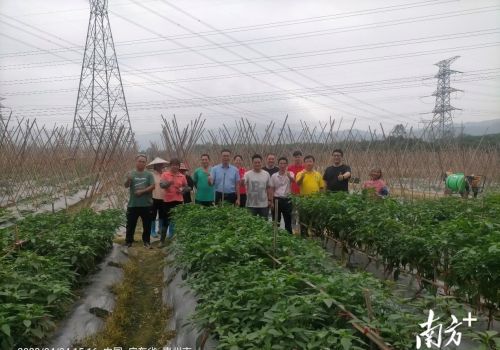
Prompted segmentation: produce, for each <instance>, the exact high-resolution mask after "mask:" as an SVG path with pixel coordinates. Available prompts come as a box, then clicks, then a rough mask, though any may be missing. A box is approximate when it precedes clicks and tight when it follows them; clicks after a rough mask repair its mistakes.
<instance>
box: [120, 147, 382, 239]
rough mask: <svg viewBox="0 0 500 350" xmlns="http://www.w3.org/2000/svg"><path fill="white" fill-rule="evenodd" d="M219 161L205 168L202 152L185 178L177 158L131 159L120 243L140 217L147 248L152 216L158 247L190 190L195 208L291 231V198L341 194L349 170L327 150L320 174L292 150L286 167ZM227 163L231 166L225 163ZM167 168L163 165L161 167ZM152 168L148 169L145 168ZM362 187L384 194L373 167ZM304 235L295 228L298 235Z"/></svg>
mask: <svg viewBox="0 0 500 350" xmlns="http://www.w3.org/2000/svg"><path fill="white" fill-rule="evenodd" d="M220 155H221V162H220V163H219V164H217V165H214V166H211V159H210V156H209V155H208V154H206V153H205V154H202V155H201V156H200V167H198V168H196V169H195V170H194V172H193V174H192V177H191V176H190V175H188V174H186V171H187V167H186V166H185V165H184V164H183V163H181V162H180V160H179V159H177V158H173V159H170V161H169V162H167V161H165V160H163V159H161V158H156V159H155V160H153V161H152V162H151V163H149V164H147V157H146V156H145V155H138V156H137V157H136V169H135V170H134V171H131V172H129V173H128V175H127V180H126V182H125V186H126V187H129V188H130V200H129V203H128V210H127V229H126V244H127V246H131V245H132V242H133V236H134V232H135V228H136V225H137V220H138V218H139V217H140V218H141V220H142V224H143V235H142V240H143V243H144V246H145V247H148V248H150V247H151V245H150V235H153V236H155V235H156V218H157V217H158V221H159V225H158V226H159V231H160V232H159V233H160V244H161V245H162V246H163V244H164V242H165V239H166V238H167V234H168V236H171V235H173V230H174V225H173V222H172V221H171V210H172V209H173V208H175V207H176V206H178V205H181V204H185V203H190V202H191V192H192V191H193V190H195V195H194V201H195V203H196V204H198V205H202V206H213V205H217V204H220V203H224V202H226V203H230V204H232V205H235V206H240V207H246V208H248V210H249V211H250V212H251V213H252V214H253V215H256V216H260V217H263V218H265V219H267V218H268V217H269V215H270V216H271V218H272V220H276V221H277V223H278V225H279V224H280V223H281V219H282V218H283V222H284V226H285V230H287V231H288V232H289V233H292V232H293V231H292V220H293V216H294V217H295V218H296V215H294V210H293V206H292V201H291V195H310V194H313V193H317V192H320V191H325V190H327V191H331V192H339V191H345V192H347V191H348V189H349V180H350V178H351V168H350V167H349V165H347V164H344V163H343V156H344V154H343V152H342V150H341V149H336V150H334V151H333V152H332V157H333V164H332V165H331V166H329V167H327V168H326V170H325V172H324V174H323V175H321V174H320V173H319V172H318V171H316V170H315V161H316V160H315V158H314V156H312V155H306V156H305V157H303V155H302V152H300V151H295V152H293V160H292V164H289V160H288V158H286V157H280V158H278V160H277V165H276V155H275V154H272V153H270V154H268V155H267V156H266V158H265V160H264V159H263V158H262V156H261V155H259V154H255V155H253V156H252V159H251V164H252V168H251V169H246V168H245V167H244V166H243V157H242V156H241V155H235V156H232V155H231V151H230V150H228V149H223V150H222V151H221V154H220ZM231 160H232V164H231ZM167 165H168V167H167ZM148 166H150V167H153V171H152V172H150V171H148V170H147V167H148ZM363 188H366V189H373V191H374V193H376V194H377V195H379V196H386V195H388V191H387V186H386V185H385V183H384V181H383V180H382V171H381V170H380V169H373V170H372V171H371V172H370V180H369V181H366V182H365V183H364V184H363ZM306 232H307V231H306V230H305V228H304V227H303V226H301V234H302V235H306V234H307V233H306Z"/></svg>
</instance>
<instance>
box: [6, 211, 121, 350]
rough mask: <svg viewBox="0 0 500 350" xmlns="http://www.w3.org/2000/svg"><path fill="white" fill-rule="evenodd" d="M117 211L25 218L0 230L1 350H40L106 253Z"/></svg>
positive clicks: (117, 222) (115, 222)
mask: <svg viewBox="0 0 500 350" xmlns="http://www.w3.org/2000/svg"><path fill="white" fill-rule="evenodd" d="M121 222H122V214H121V212H120V211H116V210H108V211H104V212H101V213H96V212H94V211H92V210H89V209H84V210H82V211H80V212H79V213H77V214H75V215H70V214H67V213H65V212H59V213H55V214H52V213H51V214H38V215H33V216H29V217H27V218H25V219H23V220H21V221H19V222H18V223H17V225H16V226H11V227H9V228H5V229H2V230H0V281H1V283H0V349H2V350H4V349H12V348H15V347H19V346H29V345H40V344H42V342H43V340H44V339H45V338H46V337H47V335H48V334H50V332H51V331H52V330H53V328H54V327H55V324H54V321H55V320H56V319H58V318H61V317H62V316H63V315H64V313H65V312H66V311H67V307H68V306H69V305H70V303H71V301H72V299H73V293H72V290H73V289H74V288H75V287H77V286H78V284H79V283H80V282H81V281H82V278H83V277H84V276H85V275H87V274H88V273H90V272H92V271H93V270H94V269H95V267H96V264H97V263H98V262H99V261H100V260H101V259H102V257H103V256H104V255H105V254H106V252H108V251H109V249H110V248H111V245H112V240H113V237H114V234H115V232H116V229H117V228H118V226H119V225H120V223H121Z"/></svg>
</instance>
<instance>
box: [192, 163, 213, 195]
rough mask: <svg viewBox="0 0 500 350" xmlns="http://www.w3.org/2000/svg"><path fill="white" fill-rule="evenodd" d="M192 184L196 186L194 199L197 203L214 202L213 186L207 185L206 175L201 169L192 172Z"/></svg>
mask: <svg viewBox="0 0 500 350" xmlns="http://www.w3.org/2000/svg"><path fill="white" fill-rule="evenodd" d="M209 173H210V172H209ZM193 182H194V184H195V186H196V196H195V199H196V200H197V201H200V202H213V201H214V200H215V192H214V186H213V185H212V186H211V185H209V184H208V174H207V173H206V172H205V171H204V170H203V168H198V169H196V170H195V171H194V174H193Z"/></svg>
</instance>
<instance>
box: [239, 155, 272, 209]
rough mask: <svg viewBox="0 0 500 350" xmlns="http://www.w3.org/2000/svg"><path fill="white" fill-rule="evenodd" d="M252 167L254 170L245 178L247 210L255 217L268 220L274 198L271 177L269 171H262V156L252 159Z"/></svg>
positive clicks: (248, 172) (246, 174) (247, 173)
mask: <svg viewBox="0 0 500 350" xmlns="http://www.w3.org/2000/svg"><path fill="white" fill-rule="evenodd" d="M252 165H253V169H252V170H250V171H247V172H246V173H245V176H244V177H243V179H244V181H245V186H246V189H247V208H248V209H249V210H250V212H251V213H252V214H253V215H257V216H261V217H263V218H265V219H267V214H268V212H269V207H270V206H271V198H272V196H271V192H270V187H269V181H270V179H271V177H270V176H269V173H268V172H267V171H264V170H262V157H261V156H260V155H258V154H255V155H254V156H253V157H252Z"/></svg>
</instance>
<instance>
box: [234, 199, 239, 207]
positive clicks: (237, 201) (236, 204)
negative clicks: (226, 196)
mask: <svg viewBox="0 0 500 350" xmlns="http://www.w3.org/2000/svg"><path fill="white" fill-rule="evenodd" d="M234 205H235V206H237V207H239V206H240V200H239V199H237V200H236V202H234Z"/></svg>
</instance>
